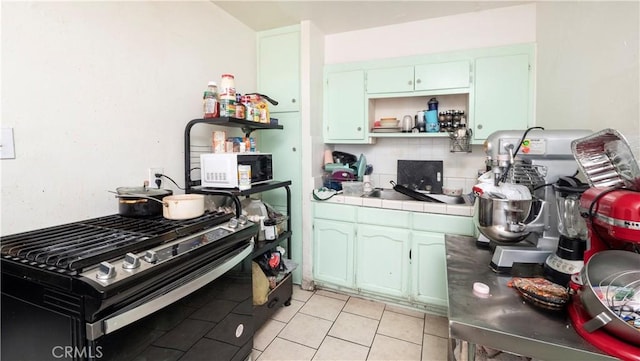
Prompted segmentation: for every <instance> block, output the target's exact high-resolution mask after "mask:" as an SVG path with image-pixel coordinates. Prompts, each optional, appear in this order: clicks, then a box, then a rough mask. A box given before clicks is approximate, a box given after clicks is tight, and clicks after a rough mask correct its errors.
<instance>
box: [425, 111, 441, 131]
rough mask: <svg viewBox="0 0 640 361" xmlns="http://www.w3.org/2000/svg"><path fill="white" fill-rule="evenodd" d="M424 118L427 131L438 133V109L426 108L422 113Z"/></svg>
mask: <svg viewBox="0 0 640 361" xmlns="http://www.w3.org/2000/svg"><path fill="white" fill-rule="evenodd" d="M424 117H425V119H426V123H427V124H426V128H427V133H438V132H439V131H440V123H439V122H438V110H428V111H426V112H425V115H424Z"/></svg>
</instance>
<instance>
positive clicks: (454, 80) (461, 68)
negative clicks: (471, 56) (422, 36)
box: [415, 61, 469, 90]
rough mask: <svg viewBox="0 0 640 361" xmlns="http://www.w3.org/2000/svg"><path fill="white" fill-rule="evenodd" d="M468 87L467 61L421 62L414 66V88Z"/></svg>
mask: <svg viewBox="0 0 640 361" xmlns="http://www.w3.org/2000/svg"><path fill="white" fill-rule="evenodd" d="M467 87H469V62H468V61H452V62H447V63H435V64H423V65H418V66H416V68H415V90H437V89H453V88H467Z"/></svg>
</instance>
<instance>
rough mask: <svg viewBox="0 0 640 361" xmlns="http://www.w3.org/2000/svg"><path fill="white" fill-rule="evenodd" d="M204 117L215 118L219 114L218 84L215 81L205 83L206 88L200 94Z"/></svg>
mask: <svg viewBox="0 0 640 361" xmlns="http://www.w3.org/2000/svg"><path fill="white" fill-rule="evenodd" d="M202 100H203V110H204V116H203V117H204V118H216V117H219V116H220V103H219V101H218V85H217V84H216V82H215V81H210V82H209V84H207V89H206V90H205V91H204V95H203V96H202Z"/></svg>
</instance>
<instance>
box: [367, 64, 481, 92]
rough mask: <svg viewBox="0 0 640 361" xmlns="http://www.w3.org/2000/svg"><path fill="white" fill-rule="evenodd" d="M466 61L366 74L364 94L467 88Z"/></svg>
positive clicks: (468, 73) (372, 71)
mask: <svg viewBox="0 0 640 361" xmlns="http://www.w3.org/2000/svg"><path fill="white" fill-rule="evenodd" d="M469 75H470V66H469V61H466V60H465V61H451V62H443V63H433V64H431V63H429V64H421V65H416V66H400V67H390V68H380V69H371V70H368V71H367V93H368V94H379V93H400V92H414V91H423V90H424V91H426V90H439V89H455V88H467V87H469Z"/></svg>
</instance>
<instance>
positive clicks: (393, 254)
mask: <svg viewBox="0 0 640 361" xmlns="http://www.w3.org/2000/svg"><path fill="white" fill-rule="evenodd" d="M409 235H410V231H409V230H406V229H399V228H390V227H381V226H373V225H368V224H359V225H358V226H357V232H356V259H357V262H356V264H357V266H356V267H357V270H356V287H357V288H358V289H361V290H365V291H370V292H376V293H381V294H384V295H388V296H394V297H402V298H404V297H406V296H407V295H408V292H407V289H408V287H407V283H408V279H409V257H408V255H409V242H407V240H408V239H409Z"/></svg>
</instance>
